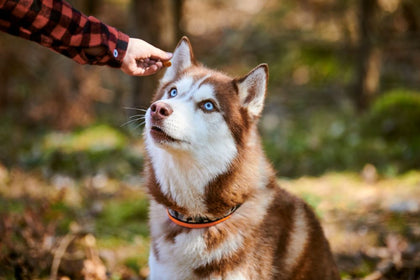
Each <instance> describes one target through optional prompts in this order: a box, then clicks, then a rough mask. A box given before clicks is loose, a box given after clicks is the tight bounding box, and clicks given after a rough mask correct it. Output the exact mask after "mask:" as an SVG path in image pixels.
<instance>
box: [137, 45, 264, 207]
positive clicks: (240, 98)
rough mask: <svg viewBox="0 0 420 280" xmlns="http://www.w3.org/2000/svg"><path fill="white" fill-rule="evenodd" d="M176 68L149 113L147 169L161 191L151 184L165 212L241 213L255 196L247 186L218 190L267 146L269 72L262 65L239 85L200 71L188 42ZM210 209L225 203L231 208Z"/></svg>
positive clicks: (178, 50)
mask: <svg viewBox="0 0 420 280" xmlns="http://www.w3.org/2000/svg"><path fill="white" fill-rule="evenodd" d="M171 62H172V66H171V67H169V68H168V69H167V70H166V72H165V74H164V76H163V78H162V79H161V81H160V86H159V88H158V89H157V92H156V94H155V97H154V101H153V103H152V105H151V106H150V107H149V109H148V110H147V112H146V127H145V132H144V133H145V143H146V150H147V152H148V158H150V160H151V163H152V165H146V168H150V167H152V168H153V169H148V170H149V171H150V172H148V173H153V174H154V175H155V176H151V177H150V178H152V181H153V180H157V181H156V183H158V184H155V183H151V184H149V187H150V191H151V193H152V195H153V196H154V197H155V199H156V200H158V201H159V202H161V203H162V204H166V206H171V207H174V205H176V206H180V207H183V208H184V210H185V209H187V210H188V212H189V213H205V212H206V211H210V210H209V209H216V208H217V209H222V210H223V209H226V208H229V207H232V206H235V205H237V204H238V203H240V202H241V201H242V200H241V199H242V198H241V197H245V196H246V194H248V193H249V191H248V189H247V188H246V187H244V186H242V185H244V184H241V189H236V190H235V189H229V188H226V186H225V188H218V187H214V186H212V185H211V184H212V182H213V185H214V184H216V185H226V184H224V183H220V182H219V183H215V182H216V181H218V180H219V181H220V180H221V177H223V174H233V173H232V172H233V171H232V170H233V169H232V168H233V167H235V168H238V167H237V166H238V163H239V162H243V161H249V160H250V158H251V157H249V156H248V157H247V158H246V159H244V151H248V150H256V149H252V148H253V147H252V146H255V145H258V143H259V141H258V136H257V132H256V122H257V120H258V118H259V116H260V114H261V111H262V109H263V103H264V97H265V92H266V87H267V79H268V67H267V65H265V64H262V65H260V66H258V67H256V68H255V69H253V70H252V71H251V72H249V73H248V74H247V75H245V76H244V77H241V78H231V77H229V76H227V75H225V74H222V73H220V72H217V71H213V70H210V69H208V68H205V67H204V66H202V65H200V64H198V63H197V62H196V61H195V59H194V55H193V52H192V48H191V45H190V42H189V41H188V39H187V38H186V37H184V38H182V40H181V41H180V42H179V44H178V46H177V47H176V49H175V51H174V55H173V58H172V60H171ZM257 153H258V152H257ZM240 158H241V159H242V160H238V159H240ZM254 158H255V157H254ZM235 161H236V163H235ZM256 161H257V162H258V160H256ZM257 164H258V163H257ZM252 168H253V169H254V170H257V169H259V167H255V168H254V167H252ZM252 168H251V169H252ZM252 172H253V171H252V170H251V171H249V170H246V171H245V172H244V173H248V174H250V173H252ZM225 177H226V176H225ZM242 177H243V178H245V177H246V176H245V177H244V176H242ZM225 179H226V178H225ZM244 180H245V179H244ZM234 185H236V184H234ZM157 186H159V187H157ZM215 188H217V190H215ZM219 191H223V192H224V194H221V193H219ZM208 193H211V195H209V194H208ZM233 196H236V197H239V198H238V199H236V198H233ZM170 201H172V202H174V203H172V202H170ZM206 201H212V202H215V201H217V202H220V201H223V207H219V206H218V205H213V206H210V203H209V202H206ZM210 212H212V213H214V211H210ZM184 213H185V211H184Z"/></svg>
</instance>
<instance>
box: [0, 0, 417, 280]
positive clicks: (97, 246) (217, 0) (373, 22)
mask: <svg viewBox="0 0 420 280" xmlns="http://www.w3.org/2000/svg"><path fill="white" fill-rule="evenodd" d="M69 2H71V3H72V4H73V6H74V7H76V8H77V9H78V10H80V11H82V12H83V13H85V14H87V15H93V16H96V17H97V18H99V19H101V20H102V21H104V22H105V23H107V24H109V25H112V26H115V27H117V28H118V29H119V30H121V31H123V32H125V33H127V34H129V35H130V36H131V37H138V38H142V39H144V40H146V41H148V42H150V43H151V44H153V45H156V46H157V47H160V48H162V49H164V50H168V51H171V50H173V48H174V47H175V46H176V44H177V42H178V40H179V39H180V38H181V36H183V35H187V36H188V37H189V38H190V40H191V42H192V45H193V48H194V51H195V55H196V57H197V58H198V60H199V61H201V62H203V63H204V64H205V65H207V66H209V67H210V68H216V69H219V70H222V71H224V72H226V73H228V74H230V75H232V76H241V75H243V74H245V73H247V72H248V71H249V70H250V69H252V68H253V67H254V66H256V65H258V64H259V63H264V62H265V63H268V64H269V69H270V80H269V87H268V97H267V101H266V106H265V111H264V115H263V117H262V119H261V121H260V131H261V134H262V136H263V142H264V148H265V150H266V153H267V155H268V156H269V158H270V160H271V161H272V163H273V165H274V166H275V168H276V170H277V172H278V176H279V181H280V184H281V185H282V186H284V187H285V188H287V189H289V190H290V191H292V192H296V193H298V194H299V195H300V196H303V197H304V198H305V199H306V200H307V201H308V202H309V203H310V204H311V206H312V207H314V208H315V210H316V211H317V213H318V216H319V217H320V219H321V220H322V222H323V225H324V229H325V231H326V234H327V236H328V238H329V239H330V242H331V245H332V248H333V251H334V254H335V257H336V259H337V262H338V264H339V267H340V271H341V273H342V277H343V279H368V280H372V279H414V280H417V279H420V223H419V220H420V170H419V167H420V5H419V3H418V2H417V1H416V0H340V1H333V0H299V1H292V0H285V1H275V0H229V1H222V0H209V1H198V0H156V1H152V0H147V1H146V0H143V1H135V0H88V1H82V0H73V1H69ZM161 74H162V73H160V74H158V75H155V76H152V77H141V78H138V77H137V78H133V77H129V76H127V75H125V74H123V73H122V72H121V71H119V70H117V69H111V68H108V67H98V66H82V65H78V64H76V63H75V62H73V61H71V60H69V59H67V58H65V57H63V56H61V55H58V54H56V53H54V52H51V51H49V50H47V49H45V48H43V47H41V46H39V45H37V44H35V43H33V42H29V41H25V40H23V39H20V38H15V37H12V36H10V35H8V34H0V85H1V86H0V217H1V220H0V279H3V278H4V279H47V278H50V279H57V278H61V279H68V278H70V279H106V278H110V279H144V278H145V277H147V275H148V268H147V256H148V244H149V237H148V227H147V198H146V192H145V190H144V188H143V185H142V184H143V181H142V174H141V170H142V163H143V142H142V136H141V135H142V128H143V127H142V125H141V120H140V119H139V117H141V116H140V115H141V112H140V111H138V110H136V108H137V109H145V108H147V107H148V105H149V102H150V99H151V96H152V95H153V93H154V88H155V87H156V84H157V80H158V79H159V76H160V75H161ZM133 108H134V109H133ZM139 113H140V115H139ZM66 277H67V278H66Z"/></svg>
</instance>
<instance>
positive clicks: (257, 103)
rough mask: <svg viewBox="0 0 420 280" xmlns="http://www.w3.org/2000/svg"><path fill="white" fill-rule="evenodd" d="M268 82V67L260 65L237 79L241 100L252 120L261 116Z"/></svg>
mask: <svg viewBox="0 0 420 280" xmlns="http://www.w3.org/2000/svg"><path fill="white" fill-rule="evenodd" d="M267 82H268V65H267V64H260V65H258V66H257V67H255V68H254V69H253V70H251V72H249V73H248V74H247V75H245V76H244V77H242V78H239V79H235V83H236V85H237V86H238V94H239V100H240V102H241V105H242V107H244V108H246V109H247V110H248V114H249V116H250V117H251V118H252V119H256V118H258V117H259V116H260V114H261V112H262V109H263V107H264V99H265V92H266V90H267Z"/></svg>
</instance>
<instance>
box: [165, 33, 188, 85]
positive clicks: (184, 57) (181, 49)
mask: <svg viewBox="0 0 420 280" xmlns="http://www.w3.org/2000/svg"><path fill="white" fill-rule="evenodd" d="M171 63H172V65H171V66H170V67H168V68H167V69H166V72H165V75H164V76H163V78H162V82H163V83H165V82H169V81H171V80H173V79H174V78H175V77H176V75H177V74H178V73H179V72H181V71H183V70H184V69H187V68H188V67H190V66H192V65H194V64H196V61H195V58H194V54H193V51H192V47H191V43H190V40H188V38H187V37H186V36H184V37H182V39H181V40H180V41H179V43H178V45H177V46H176V48H175V50H174V54H173V56H172V59H171Z"/></svg>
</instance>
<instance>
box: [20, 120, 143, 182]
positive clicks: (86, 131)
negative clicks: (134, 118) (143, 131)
mask: <svg viewBox="0 0 420 280" xmlns="http://www.w3.org/2000/svg"><path fill="white" fill-rule="evenodd" d="M130 141H131V142H132V143H129V142H130ZM136 141H137V140H136V139H130V138H129V137H128V135H125V134H123V133H122V132H121V131H120V130H118V129H116V128H113V127H111V126H109V125H105V124H97V125H93V126H88V127H85V128H81V129H79V130H75V131H73V132H58V131H51V132H49V133H47V134H45V135H43V136H41V137H40V138H39V139H38V141H35V142H34V143H32V148H31V150H30V151H29V152H28V153H25V154H23V155H22V156H21V162H22V164H23V166H25V167H26V168H36V167H42V168H43V170H44V172H46V173H47V174H51V175H53V174H55V173H61V174H67V175H71V176H85V175H87V174H96V173H105V174H107V175H110V176H113V177H124V176H126V175H129V174H133V173H138V172H140V170H141V164H142V161H143V158H142V151H141V149H139V148H138V147H137V145H139V144H138V142H136Z"/></svg>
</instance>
